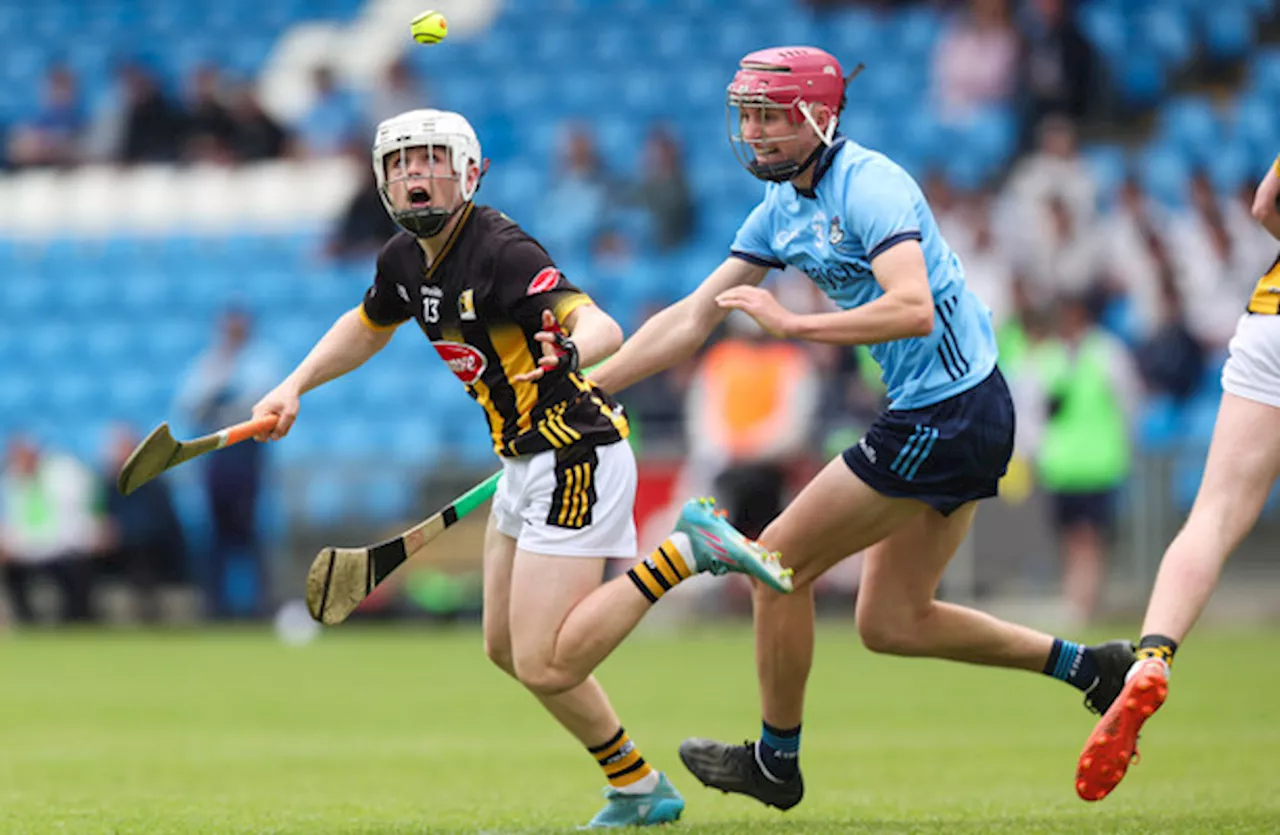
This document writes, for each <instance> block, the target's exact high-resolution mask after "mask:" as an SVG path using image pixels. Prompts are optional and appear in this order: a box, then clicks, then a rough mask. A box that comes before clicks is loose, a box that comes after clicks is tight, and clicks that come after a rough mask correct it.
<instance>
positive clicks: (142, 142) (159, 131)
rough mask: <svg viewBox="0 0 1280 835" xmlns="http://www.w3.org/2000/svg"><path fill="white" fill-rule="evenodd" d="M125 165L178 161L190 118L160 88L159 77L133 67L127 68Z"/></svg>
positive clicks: (123, 152)
mask: <svg viewBox="0 0 1280 835" xmlns="http://www.w3.org/2000/svg"><path fill="white" fill-rule="evenodd" d="M122 72H123V78H124V89H125V106H124V133H123V136H122V142H123V144H122V147H121V149H120V159H121V161H123V162H128V163H139V162H174V161H176V160H177V158H178V152H179V148H180V147H181V144H182V136H183V132H184V130H185V128H186V119H185V117H184V115H183V113H182V110H181V109H180V108H178V107H177V106H176V105H174V104H173V103H171V102H170V101H169V100H168V99H167V98H166V97H165V95H164V92H163V91H162V90H161V89H160V85H159V83H158V82H157V81H156V78H155V76H153V75H152V74H151V73H150V72H148V71H147V70H145V69H143V68H142V67H140V66H138V65H136V64H131V65H128V66H126V67H125V68H124V70H123V71H122Z"/></svg>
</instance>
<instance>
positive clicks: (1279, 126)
mask: <svg viewBox="0 0 1280 835" xmlns="http://www.w3.org/2000/svg"><path fill="white" fill-rule="evenodd" d="M1277 92H1278V93H1280V88H1277ZM1231 121H1232V125H1231V136H1232V138H1233V139H1234V140H1235V141H1237V142H1239V143H1241V144H1242V145H1244V146H1245V147H1247V148H1248V149H1249V151H1250V153H1251V154H1252V155H1253V156H1256V157H1259V158H1264V159H1265V158H1266V157H1268V156H1270V155H1271V154H1272V152H1273V151H1274V148H1275V146H1276V145H1277V144H1280V143H1278V140H1280V99H1272V98H1271V97H1269V96H1266V95H1264V94H1259V93H1253V94H1248V95H1245V96H1244V97H1242V98H1240V99H1237V101H1236V103H1235V110H1234V113H1233V118H1232V120H1231Z"/></svg>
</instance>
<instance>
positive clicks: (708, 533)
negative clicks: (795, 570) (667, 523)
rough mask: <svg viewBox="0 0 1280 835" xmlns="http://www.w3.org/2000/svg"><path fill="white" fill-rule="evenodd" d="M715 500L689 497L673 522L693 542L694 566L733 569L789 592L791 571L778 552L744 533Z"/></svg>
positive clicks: (719, 570) (719, 571)
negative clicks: (730, 522) (783, 565)
mask: <svg viewBox="0 0 1280 835" xmlns="http://www.w3.org/2000/svg"><path fill="white" fill-rule="evenodd" d="M715 504H716V500H715V499H690V500H689V501H687V502H685V505H684V509H683V510H681V511H680V519H679V521H677V522H676V530H677V531H680V532H681V533H683V534H684V535H686V536H688V537H689V541H690V542H691V543H693V558H694V561H695V562H696V563H697V564H696V566H695V568H694V570H695V571H710V572H711V573H712V574H726V573H728V572H730V571H736V572H738V573H740V574H748V575H750V576H752V577H755V578H756V579H757V580H759V581H760V582H762V583H764V584H765V585H766V586H768V587H769V588H771V589H773V590H774V591H777V592H782V593H783V594H790V592H791V588H792V587H791V574H792V571H791V569H790V568H783V567H782V562H781V561H780V560H779V557H780V555H779V554H776V553H771V552H769V551H767V550H765V548H764V546H762V545H761V544H760V543H758V542H756V541H755V540H751V539H747V538H746V537H745V536H743V535H742V534H741V533H740V532H739V531H738V529H737V528H735V527H734V526H733V525H730V524H729V522H728V520H727V519H725V515H726V514H725V512H724V511H723V510H716V507H715Z"/></svg>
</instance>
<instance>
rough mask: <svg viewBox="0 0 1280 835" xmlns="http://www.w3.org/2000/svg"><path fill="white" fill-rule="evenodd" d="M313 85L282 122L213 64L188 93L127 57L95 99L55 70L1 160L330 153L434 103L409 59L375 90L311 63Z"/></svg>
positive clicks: (232, 159) (74, 161)
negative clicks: (300, 106)
mask: <svg viewBox="0 0 1280 835" xmlns="http://www.w3.org/2000/svg"><path fill="white" fill-rule="evenodd" d="M310 82H311V87H312V91H311V103H310V105H309V107H307V108H306V109H305V110H304V111H303V112H302V114H301V115H300V116H299V117H298V118H297V119H295V120H293V121H292V122H289V123H282V122H281V121H280V120H278V119H276V118H275V117H273V116H272V115H270V114H269V113H268V112H267V111H266V110H265V109H264V108H263V106H262V103H261V101H260V100H259V97H258V93H257V91H256V85H255V84H254V83H253V82H252V81H245V80H242V79H237V78H231V77H228V76H227V75H226V74H224V73H223V72H222V71H221V70H220V69H219V68H218V67H216V66H214V65H211V64H205V65H202V66H198V67H196V68H194V69H193V70H192V71H191V73H190V75H189V76H188V77H187V78H186V79H185V80H184V81H183V83H182V85H181V89H167V88H166V86H165V85H164V84H163V83H162V81H161V79H160V78H159V77H158V76H157V74H156V73H155V72H154V71H152V70H151V69H150V68H149V67H148V66H147V65H146V64H144V63H141V62H134V61H126V62H123V63H121V64H120V65H119V67H118V68H117V69H116V71H115V77H114V83H113V84H112V85H111V86H110V88H109V89H108V91H107V92H106V93H105V94H104V95H101V96H99V97H97V98H96V100H94V101H89V100H88V99H87V97H86V96H85V95H83V93H82V89H81V80H80V79H78V78H77V77H76V75H75V73H74V72H73V71H72V70H71V69H69V68H68V67H65V66H53V67H50V68H49V69H48V70H47V72H46V74H45V77H44V81H43V89H42V93H41V101H40V106H39V108H38V110H37V111H36V113H35V114H34V115H32V116H31V117H30V118H29V119H27V120H24V121H21V122H18V123H17V124H13V125H10V126H9V127H8V130H7V136H5V137H4V142H3V154H0V160H3V163H4V166H5V167H8V168H27V167H35V166H49V167H70V166H75V165H80V164H84V163H88V162H95V163H114V164H124V165H135V164H144V163H180V164H197V163H199V164H214V165H236V164H239V163H246V162H254V161H258V160H265V159H276V158H280V157H323V156H333V155H336V154H339V153H341V152H343V150H344V149H345V148H346V147H347V146H348V145H350V144H351V143H357V144H359V145H360V146H361V147H362V148H363V147H367V145H368V142H369V138H370V136H372V130H373V126H374V125H376V124H377V123H378V122H379V121H381V120H382V119H385V118H386V117H387V116H390V115H394V114H396V113H399V112H401V111H403V110H409V109H411V108H414V107H424V106H427V104H428V101H427V94H426V91H425V89H424V86H423V84H422V82H421V81H420V80H419V79H417V78H416V77H415V76H413V74H411V73H410V72H409V70H408V68H407V66H406V64H405V63H404V62H402V61H397V62H394V63H392V64H391V65H390V66H389V67H388V68H387V70H386V72H385V73H384V75H383V77H382V78H381V79H380V81H379V83H378V85H377V87H376V91H375V92H374V93H373V94H371V95H357V94H356V93H354V92H353V91H351V90H348V89H346V88H344V87H343V86H342V85H341V84H339V83H338V81H337V80H336V78H335V76H334V73H333V70H332V69H331V68H330V67H328V66H318V67H316V68H314V70H313V71H312V73H311V78H310Z"/></svg>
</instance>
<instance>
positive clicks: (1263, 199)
mask: <svg viewBox="0 0 1280 835" xmlns="http://www.w3.org/2000/svg"><path fill="white" fill-rule="evenodd" d="M1277 200H1280V157H1276V161H1275V162H1274V163H1273V164H1272V166H1271V168H1269V169H1268V170H1267V176H1265V177H1263V178H1262V182H1261V183H1258V190H1257V191H1256V192H1255V193H1254V196H1253V217H1254V219H1255V220H1257V221H1258V223H1261V224H1262V228H1263V229H1266V230H1267V231H1268V232H1270V233H1271V237H1273V238H1276V239H1280V206H1278V205H1277V204H1276V201H1277Z"/></svg>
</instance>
